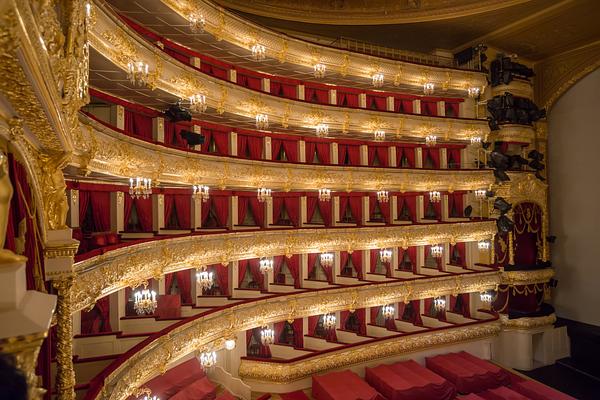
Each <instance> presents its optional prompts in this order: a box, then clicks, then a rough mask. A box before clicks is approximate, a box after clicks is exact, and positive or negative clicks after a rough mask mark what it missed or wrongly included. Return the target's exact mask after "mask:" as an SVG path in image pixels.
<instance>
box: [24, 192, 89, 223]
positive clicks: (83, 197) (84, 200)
mask: <svg viewBox="0 0 600 400" xmlns="http://www.w3.org/2000/svg"><path fill="white" fill-rule="evenodd" d="M13 196H14V194H13ZM89 205H90V192H88V191H87V190H80V191H79V226H82V224H83V221H84V219H85V215H86V214H87V209H88V207H89Z"/></svg>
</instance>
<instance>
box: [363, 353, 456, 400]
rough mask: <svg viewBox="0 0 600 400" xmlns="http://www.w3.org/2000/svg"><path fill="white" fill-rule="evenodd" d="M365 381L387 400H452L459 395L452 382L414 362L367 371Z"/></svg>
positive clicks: (367, 369) (380, 366)
mask: <svg viewBox="0 0 600 400" xmlns="http://www.w3.org/2000/svg"><path fill="white" fill-rule="evenodd" d="M365 379H366V381H367V382H368V383H369V384H370V385H371V386H373V387H374V388H375V389H377V391H379V392H380V393H381V394H382V395H383V396H385V397H386V398H387V399H388V400H429V399H439V400H450V399H453V398H454V396H455V394H456V390H455V389H454V386H453V385H452V384H451V383H450V382H448V381H447V380H445V379H444V378H442V377H441V376H439V375H436V374H434V373H433V372H431V371H429V370H428V369H426V368H424V367H422V366H421V365H419V364H418V363H417V362H415V361H413V360H410V361H404V362H399V363H395V364H392V365H379V366H377V367H374V368H366V370H365Z"/></svg>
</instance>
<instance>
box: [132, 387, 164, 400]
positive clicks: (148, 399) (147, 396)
mask: <svg viewBox="0 0 600 400" xmlns="http://www.w3.org/2000/svg"><path fill="white" fill-rule="evenodd" d="M142 395H144V397H143V398H142V397H141V396H142ZM133 396H134V397H137V398H138V399H139V400H160V398H159V397H158V396H152V390H150V389H149V388H139V389H137V390H136V391H135V392H134V393H133Z"/></svg>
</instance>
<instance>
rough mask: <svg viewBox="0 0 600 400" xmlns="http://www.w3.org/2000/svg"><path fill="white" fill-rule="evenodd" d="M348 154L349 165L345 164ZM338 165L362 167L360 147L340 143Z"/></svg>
mask: <svg viewBox="0 0 600 400" xmlns="http://www.w3.org/2000/svg"><path fill="white" fill-rule="evenodd" d="M346 154H348V163H347V164H346V163H345V160H346ZM338 164H340V165H355V166H359V165H360V146H359V145H352V144H344V143H339V145H338Z"/></svg>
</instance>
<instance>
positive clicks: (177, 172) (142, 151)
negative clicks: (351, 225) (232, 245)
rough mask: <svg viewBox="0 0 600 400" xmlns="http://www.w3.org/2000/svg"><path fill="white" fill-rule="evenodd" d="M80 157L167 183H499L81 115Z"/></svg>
mask: <svg viewBox="0 0 600 400" xmlns="http://www.w3.org/2000/svg"><path fill="white" fill-rule="evenodd" d="M81 122H82V125H81V130H80V131H81V135H80V136H79V137H78V138H76V140H75V145H76V148H77V154H78V155H79V157H75V159H74V162H75V164H76V165H78V166H80V167H81V168H82V169H84V170H85V171H87V172H98V173H102V174H107V175H112V176H119V177H124V178H129V177H131V176H149V177H151V178H153V179H154V180H155V181H157V182H161V183H167V184H183V185H190V186H191V185H195V184H198V182H202V184H205V185H209V186H212V187H219V188H223V189H225V188H232V187H233V188H250V189H257V188H259V187H269V188H271V189H273V190H283V191H290V190H311V191H316V190H317V189H319V188H322V187H327V188H329V189H331V190H334V191H359V190H382V189H385V190H388V191H406V192H411V191H429V190H443V191H455V190H476V189H480V188H483V187H489V186H490V185H492V184H493V183H494V177H493V175H492V173H491V171H490V170H452V169H442V170H427V169H399V168H368V167H347V166H335V165H315V164H298V163H278V162H269V161H258V160H245V159H240V158H235V157H220V156H213V155H204V154H194V153H189V152H186V151H182V150H176V149H170V148H167V147H165V146H160V145H155V144H151V143H148V142H144V141H143V140H139V139H135V138H131V137H129V136H126V135H123V134H122V133H119V132H116V131H114V130H112V129H110V128H108V127H106V126H104V125H102V124H100V123H98V122H96V121H94V120H92V119H90V118H88V117H85V116H83V115H82V116H81Z"/></svg>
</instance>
